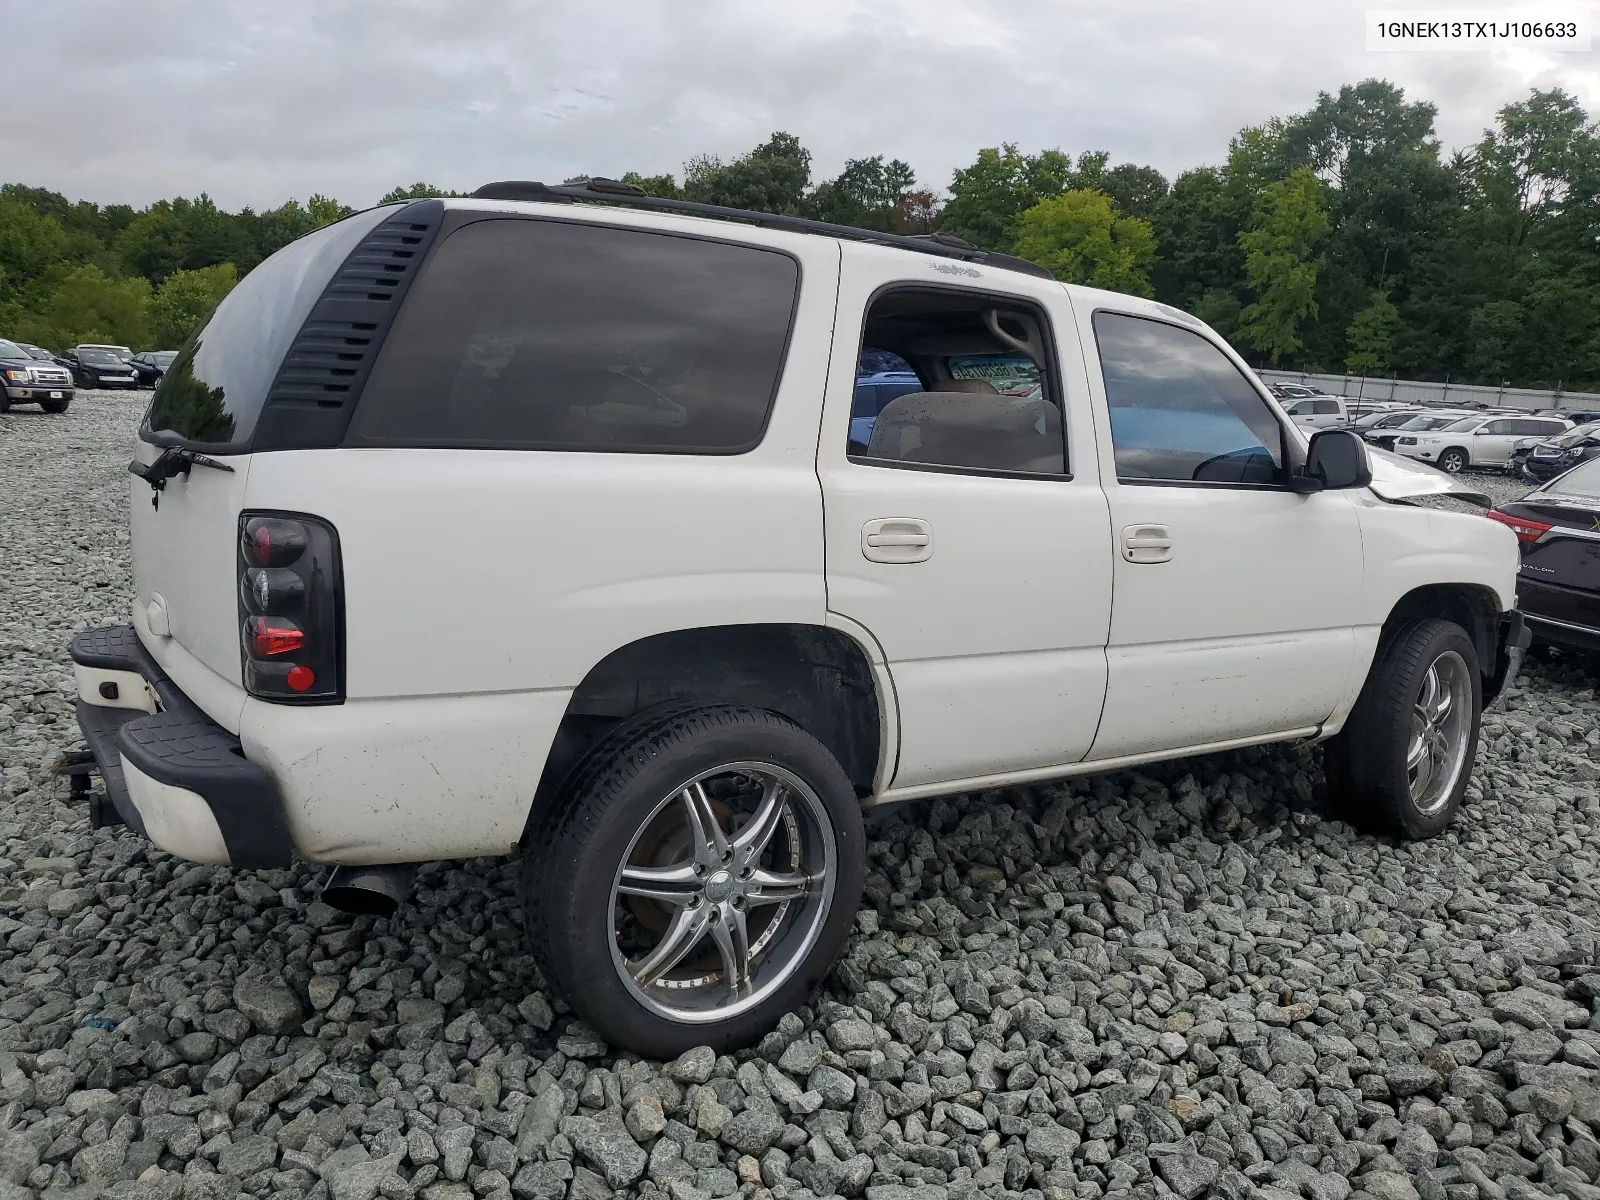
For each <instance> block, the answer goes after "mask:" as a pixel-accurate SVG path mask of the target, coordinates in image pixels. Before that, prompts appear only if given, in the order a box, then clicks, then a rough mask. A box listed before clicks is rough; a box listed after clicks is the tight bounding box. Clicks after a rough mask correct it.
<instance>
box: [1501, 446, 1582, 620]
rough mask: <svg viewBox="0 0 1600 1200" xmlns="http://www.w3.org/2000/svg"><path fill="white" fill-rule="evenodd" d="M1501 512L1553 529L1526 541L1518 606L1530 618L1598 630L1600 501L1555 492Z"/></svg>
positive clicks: (1510, 506)
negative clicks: (1533, 540) (1535, 617)
mask: <svg viewBox="0 0 1600 1200" xmlns="http://www.w3.org/2000/svg"><path fill="white" fill-rule="evenodd" d="M1586 465H1587V464H1586ZM1586 473H1588V474H1591V475H1600V472H1593V471H1590V472H1586ZM1576 474H1577V472H1573V475H1576ZM1568 478H1571V476H1568ZM1561 482H1562V481H1558V482H1557V484H1555V485H1554V487H1555V488H1559V487H1560V486H1561ZM1503 511H1505V512H1507V513H1508V514H1512V515H1514V516H1516V517H1519V518H1525V519H1530V520H1533V521H1537V522H1539V523H1541V524H1545V525H1549V526H1550V529H1549V530H1547V531H1545V532H1544V533H1543V534H1542V536H1540V538H1539V540H1538V541H1537V542H1531V543H1530V542H1527V541H1524V543H1523V546H1522V569H1521V571H1520V572H1519V579H1518V586H1517V594H1518V606H1519V607H1521V608H1522V609H1524V610H1525V611H1526V612H1528V613H1529V614H1530V615H1532V616H1537V617H1546V618H1549V619H1550V620H1554V621H1562V622H1565V623H1567V624H1569V625H1582V626H1586V627H1588V628H1591V629H1592V628H1600V497H1593V496H1580V495H1568V494H1563V493H1560V492H1558V491H1556V490H1554V489H1552V491H1550V492H1543V491H1539V492H1534V493H1532V494H1531V495H1529V496H1528V497H1526V498H1525V499H1524V500H1522V501H1520V502H1518V503H1514V504H1507V505H1505V506H1503Z"/></svg>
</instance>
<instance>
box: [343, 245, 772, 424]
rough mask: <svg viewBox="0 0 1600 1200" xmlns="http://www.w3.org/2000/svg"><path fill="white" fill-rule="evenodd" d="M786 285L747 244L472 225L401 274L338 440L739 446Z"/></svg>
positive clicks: (761, 385)
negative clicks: (406, 279)
mask: <svg viewBox="0 0 1600 1200" xmlns="http://www.w3.org/2000/svg"><path fill="white" fill-rule="evenodd" d="M799 283H800V267H799V264H798V263H796V262H795V260H794V259H792V258H790V257H789V256H788V255H786V254H782V253H779V252H777V251H771V250H763V249H758V248H755V247H751V246H736V245H729V244H726V243H722V242H714V241H709V240H703V239H698V238H689V237H680V236H675V235H671V234H659V233H646V232H643V231H640V230H632V229H619V228H616V227H613V226H606V225H588V224H580V223H576V222H565V221H539V220H506V219H499V220H484V221H478V222H475V223H473V224H471V225H468V226H466V227H465V228H463V229H460V230H458V231H457V232H456V233H454V234H452V235H451V236H450V237H449V238H448V239H447V240H446V241H445V242H444V244H443V245H442V246H440V247H439V248H438V250H436V251H435V252H434V255H433V257H432V258H431V259H429V261H428V263H427V265H426V266H424V268H423V270H422V273H421V275H419V276H418V278H417V282H416V285H415V286H414V288H413V289H412V292H411V295H410V296H409V298H408V299H407V301H406V304H405V307H404V308H403V309H402V310H401V312H400V315H399V317H398V318H397V320H396V321H395V326H394V329H393V331H392V332H391V333H390V335H389V338H388V341H387V342H386V343H385V346H384V350H383V354H382V356H381V357H380V359H379V361H378V363H377V366H376V367H375V368H374V370H373V375H372V380H371V382H370V383H369V384H368V385H367V388H366V391H365V393H364V395H363V397H362V400H361V404H360V406H359V407H358V408H357V409H356V413H355V417H354V419H353V420H352V422H351V425H350V432H349V434H348V436H347V437H346V439H345V442H346V445H351V446H440V447H448V446H459V447H481V448H492V449H506V450H597V451H634V452H656V453H678V454H736V453H741V452H743V451H746V450H750V449H752V448H754V447H755V445H756V444H757V443H758V442H759V441H760V440H761V435H762V432H763V430H764V429H765V428H766V423H767V414H768V412H769V410H770V409H771V407H772V400H773V396H774V395H775V393H776V391H777V386H778V380H779V376H780V374H781V372H782V369H783V359H784V351H785V348H786V346H787V344H788V339H789V327H790V324H791V321H792V319H793V314H794V306H795V299H796V297H797V295H798V291H799Z"/></svg>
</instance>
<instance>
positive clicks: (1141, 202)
mask: <svg viewBox="0 0 1600 1200" xmlns="http://www.w3.org/2000/svg"><path fill="white" fill-rule="evenodd" d="M1080 186H1081V185H1080ZM1099 187H1100V190H1101V191H1103V192H1104V193H1105V194H1106V195H1108V196H1110V197H1111V202H1112V203H1113V204H1115V205H1116V206H1117V211H1118V212H1120V213H1121V214H1122V215H1123V216H1125V217H1138V218H1139V219H1140V220H1143V221H1151V220H1154V218H1155V215H1156V211H1157V210H1158V209H1159V208H1160V207H1161V201H1162V200H1163V199H1165V198H1166V195H1167V191H1168V190H1169V189H1168V184H1167V177H1166V176H1165V175H1163V174H1162V173H1161V172H1160V171H1158V170H1156V169H1155V168H1154V167H1136V166H1134V165H1133V164H1132V163H1119V164H1117V165H1116V166H1114V167H1112V168H1111V169H1110V170H1109V171H1107V172H1106V173H1105V178H1104V180H1103V181H1102V182H1101V183H1100V185H1099Z"/></svg>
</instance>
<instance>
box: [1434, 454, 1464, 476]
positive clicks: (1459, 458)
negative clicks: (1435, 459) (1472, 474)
mask: <svg viewBox="0 0 1600 1200" xmlns="http://www.w3.org/2000/svg"><path fill="white" fill-rule="evenodd" d="M1439 469H1440V470H1441V471H1443V472H1445V473H1446V474H1447V475H1459V474H1461V472H1462V471H1464V470H1466V469H1467V452H1466V451H1465V450H1446V451H1445V452H1444V453H1443V454H1441V455H1439Z"/></svg>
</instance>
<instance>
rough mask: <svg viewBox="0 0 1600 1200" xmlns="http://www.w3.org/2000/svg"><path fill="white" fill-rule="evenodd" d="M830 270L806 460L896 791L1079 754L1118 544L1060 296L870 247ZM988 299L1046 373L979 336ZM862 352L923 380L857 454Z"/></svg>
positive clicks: (1087, 739)
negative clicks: (860, 635) (825, 363)
mask: <svg viewBox="0 0 1600 1200" xmlns="http://www.w3.org/2000/svg"><path fill="white" fill-rule="evenodd" d="M841 271H842V274H841V277H840V283H839V307H838V322H837V326H836V332H835V337H834V352H833V360H832V364H831V366H830V369H829V375H828V391H827V397H826V400H825V402H824V411H823V425H822V437H821V441H820V444H819V448H818V453H817V471H818V474H819V476H820V478H821V481H822V494H823V508H824V512H825V527H826V541H825V546H826V559H827V590H828V609H829V611H830V613H832V614H834V615H835V617H836V618H839V619H843V620H846V621H848V622H851V623H853V624H854V625H856V626H860V627H864V628H865V629H866V630H867V631H868V632H869V633H870V634H871V635H872V637H873V638H875V639H876V640H877V642H878V643H879V645H881V647H882V649H883V653H884V658H885V660H886V662H887V665H888V669H889V673H890V676H891V678H892V680H893V684H894V694H895V699H896V702H897V704H898V707H899V717H900V721H899V732H900V748H899V758H898V763H897V764H896V765H895V767H894V771H893V785H892V788H891V789H890V792H891V794H892V792H893V791H894V790H896V789H907V788H915V787H929V786H931V785H936V784H940V783H946V782H951V781H956V780H970V779H977V778H982V777H989V776H999V775H1011V774H1015V773H1017V772H1027V771H1043V770H1044V769H1046V768H1051V767H1057V766H1061V765H1064V764H1068V763H1073V762H1078V761H1080V760H1081V759H1082V758H1083V757H1084V755H1085V754H1087V753H1088V750H1089V746H1090V744H1091V743H1092V741H1093V739H1094V733H1095V728H1096V725H1097V724H1098V722H1099V720H1100V708H1101V703H1102V701H1103V700H1104V697H1105V677H1106V662H1105V643H1106V634H1107V630H1108V627H1109V623H1110V614H1111V558H1112V550H1111V533H1110V525H1109V521H1108V518H1107V509H1106V498H1105V494H1104V492H1103V491H1102V490H1101V488H1100V482H1099V478H1098V475H1097V472H1096V465H1095V452H1094V444H1095V443H1094V436H1095V435H1094V427H1093V424H1092V421H1091V417H1090V414H1089V400H1088V396H1087V394H1086V384H1085V380H1084V373H1083V370H1082V361H1081V359H1080V358H1079V357H1078V353H1079V351H1078V346H1077V336H1076V332H1075V330H1074V328H1073V318H1072V307H1071V304H1070V302H1069V301H1068V299H1067V296H1066V291H1065V289H1064V288H1063V287H1062V286H1061V285H1060V284H1058V283H1055V282H1053V281H1050V280H1046V279H1040V278H1034V277H1030V276H1028V275H1023V274H1020V273H1017V272H1014V271H1007V270H1001V269H998V268H994V267H984V266H981V265H970V266H969V265H966V264H963V265H962V266H961V267H960V268H959V270H957V269H956V268H955V267H953V266H952V265H951V264H949V263H948V262H947V261H939V260H932V261H927V262H925V263H924V262H921V261H919V260H918V259H917V258H913V257H911V256H908V255H906V254H905V253H904V252H903V251H898V250H880V249H877V248H869V247H852V248H851V249H850V252H849V253H847V254H846V255H845V256H844V260H843V263H842V266H841ZM991 311H992V312H994V313H996V314H1006V315H1005V316H1004V319H1003V320H1001V318H1000V316H999V315H997V317H996V320H997V322H999V324H1000V327H1001V328H1002V330H1005V331H1007V332H1008V335H1021V334H1027V338H1026V339H1025V340H1027V341H1032V342H1033V343H1034V349H1035V352H1036V353H1037V354H1038V355H1039V357H1040V358H1042V359H1043V360H1044V367H1045V369H1044V370H1043V371H1042V372H1041V371H1039V370H1038V369H1037V368H1036V367H1034V366H1033V365H1032V360H1031V359H1030V358H1028V356H1027V355H1025V354H1022V353H1019V352H1018V351H1016V349H1015V346H1014V345H1011V344H1008V343H1007V342H1006V341H1005V340H1004V339H1002V338H997V337H996V336H995V335H994V334H992V333H991V332H989V330H988V328H987V325H986V318H985V316H984V314H985V313H986V312H991ZM864 348H871V349H878V350H883V351H889V352H893V353H895V354H899V355H901V356H903V357H904V358H905V359H907V360H908V361H909V362H910V363H911V365H912V366H913V367H915V368H916V369H917V370H918V371H919V373H920V374H921V376H922V381H923V384H924V387H925V388H928V389H932V390H929V391H924V392H919V393H912V394H910V395H907V396H902V397H899V398H897V399H895V400H893V401H891V402H890V403H889V404H888V405H886V406H885V407H884V409H883V411H882V412H881V413H880V414H879V415H878V416H877V418H876V419H875V422H874V424H873V428H872V430H871V433H870V435H869V437H868V441H867V445H865V446H862V445H860V443H859V442H858V443H857V444H856V445H855V446H854V447H852V446H850V445H849V444H848V443H849V427H850V401H851V393H852V390H853V386H854V382H855V378H856V368H857V360H858V355H859V354H860V353H861V351H862V350H863V349H864ZM1058 350H1059V352H1060V353H1061V354H1062V355H1065V356H1066V362H1067V364H1069V366H1070V369H1068V370H1063V369H1062V363H1061V361H1060V359H1059V358H1058ZM1063 416H1064V418H1065V419H1064V420H1063ZM1063 431H1064V433H1065V437H1064V438H1063ZM857 432H858V434H859V433H860V432H861V430H860V429H859V428H858V430H857ZM1069 465H1070V470H1069V469H1068V468H1069Z"/></svg>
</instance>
